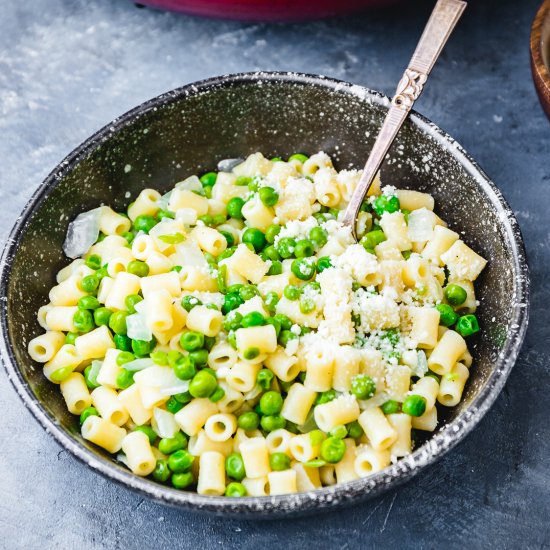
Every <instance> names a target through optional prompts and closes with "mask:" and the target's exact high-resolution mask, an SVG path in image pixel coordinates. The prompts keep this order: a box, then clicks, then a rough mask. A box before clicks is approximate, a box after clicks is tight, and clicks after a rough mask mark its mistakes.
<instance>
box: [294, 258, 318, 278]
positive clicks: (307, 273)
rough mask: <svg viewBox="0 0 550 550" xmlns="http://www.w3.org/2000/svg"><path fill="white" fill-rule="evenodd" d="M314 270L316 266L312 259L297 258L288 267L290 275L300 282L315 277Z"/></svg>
mask: <svg viewBox="0 0 550 550" xmlns="http://www.w3.org/2000/svg"><path fill="white" fill-rule="evenodd" d="M316 269H317V266H316V264H315V260H314V259H313V258H298V259H296V260H294V261H293V262H292V264H291V266H290V270H291V271H292V273H294V275H295V276H296V277H297V278H298V279H300V280H302V281H309V279H311V278H312V277H313V276H314V275H315V271H316Z"/></svg>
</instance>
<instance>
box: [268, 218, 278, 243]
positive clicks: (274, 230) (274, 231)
mask: <svg viewBox="0 0 550 550" xmlns="http://www.w3.org/2000/svg"><path fill="white" fill-rule="evenodd" d="M280 232H281V226H280V225H277V224H275V223H273V224H271V225H270V226H269V227H268V228H267V229H266V230H265V240H266V241H267V242H268V243H269V244H273V243H274V242H275V237H276V236H277V235H278V234H279V233H280Z"/></svg>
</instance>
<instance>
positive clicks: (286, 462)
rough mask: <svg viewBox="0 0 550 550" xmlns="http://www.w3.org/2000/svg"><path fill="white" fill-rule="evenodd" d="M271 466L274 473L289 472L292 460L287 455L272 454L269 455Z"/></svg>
mask: <svg viewBox="0 0 550 550" xmlns="http://www.w3.org/2000/svg"><path fill="white" fill-rule="evenodd" d="M269 465H270V466H271V469H272V470H273V471H274V472H280V471H282V470H288V469H289V468H290V458H289V456H288V455H286V454H285V453H271V454H270V455H269Z"/></svg>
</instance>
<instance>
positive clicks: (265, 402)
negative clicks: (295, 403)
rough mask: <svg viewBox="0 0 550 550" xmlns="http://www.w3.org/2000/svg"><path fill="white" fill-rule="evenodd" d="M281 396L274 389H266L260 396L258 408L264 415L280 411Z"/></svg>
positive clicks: (281, 406) (281, 404)
mask: <svg viewBox="0 0 550 550" xmlns="http://www.w3.org/2000/svg"><path fill="white" fill-rule="evenodd" d="M282 408H283V398H282V396H281V394H280V393H278V392H276V391H268V392H266V393H264V394H263V395H262V397H261V398H260V410H261V412H262V414H264V415H273V414H278V413H280V412H281V409H282Z"/></svg>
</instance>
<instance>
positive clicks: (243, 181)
mask: <svg viewBox="0 0 550 550" xmlns="http://www.w3.org/2000/svg"><path fill="white" fill-rule="evenodd" d="M251 181H252V178H251V177H249V176H238V177H237V179H236V180H235V185H239V186H242V187H244V186H245V185H248V184H249V183H250V182H251Z"/></svg>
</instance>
